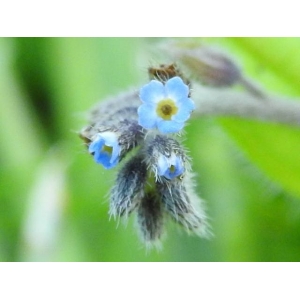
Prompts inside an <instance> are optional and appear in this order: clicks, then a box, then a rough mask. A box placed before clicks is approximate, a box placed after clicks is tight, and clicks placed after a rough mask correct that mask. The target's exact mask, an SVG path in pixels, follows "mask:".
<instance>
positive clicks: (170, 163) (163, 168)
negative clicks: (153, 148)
mask: <svg viewBox="0 0 300 300" xmlns="http://www.w3.org/2000/svg"><path fill="white" fill-rule="evenodd" d="M184 171H185V170H184V166H183V163H182V160H181V158H180V157H178V156H176V155H175V154H174V153H172V154H171V156H170V157H169V158H168V157H166V156H164V155H161V156H159V158H158V164H157V174H158V175H159V176H164V177H166V178H168V179H173V178H175V177H177V176H179V175H181V174H182V173H183V172H184Z"/></svg>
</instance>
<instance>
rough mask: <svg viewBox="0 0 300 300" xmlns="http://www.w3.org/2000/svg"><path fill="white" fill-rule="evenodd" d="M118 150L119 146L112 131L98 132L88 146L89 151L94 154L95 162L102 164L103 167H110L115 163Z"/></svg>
mask: <svg viewBox="0 0 300 300" xmlns="http://www.w3.org/2000/svg"><path fill="white" fill-rule="evenodd" d="M120 150H121V147H120V146H119V143H118V139H117V135H116V134H115V133H114V132H102V133H98V134H97V136H96V138H95V140H94V141H93V142H92V143H91V144H90V146H89V152H90V153H92V154H93V155H94V159H95V161H96V163H98V164H102V165H103V167H104V168H105V169H111V168H113V167H114V166H116V165H117V163H118V162H119V158H120V157H119V154H120Z"/></svg>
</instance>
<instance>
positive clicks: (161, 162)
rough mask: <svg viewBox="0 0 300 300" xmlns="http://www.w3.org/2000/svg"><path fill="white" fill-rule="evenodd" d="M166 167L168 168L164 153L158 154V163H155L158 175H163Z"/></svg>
mask: <svg viewBox="0 0 300 300" xmlns="http://www.w3.org/2000/svg"><path fill="white" fill-rule="evenodd" d="M168 168H169V164H168V159H167V158H166V157H165V156H164V155H161V156H159V158H158V163H157V173H158V175H159V176H164V175H165V173H166V172H167V170H168Z"/></svg>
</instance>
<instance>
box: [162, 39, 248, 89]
mask: <svg viewBox="0 0 300 300" xmlns="http://www.w3.org/2000/svg"><path fill="white" fill-rule="evenodd" d="M163 48H164V49H165V51H166V52H167V53H168V54H170V55H171V56H172V57H173V59H177V60H179V61H180V62H181V63H183V64H184V65H185V66H186V67H187V69H188V70H189V71H190V72H191V74H192V75H193V76H194V77H195V78H196V79H198V80H199V81H200V82H201V83H203V84H206V85H209V86H215V87H226V86H232V85H234V84H236V83H238V82H239V81H240V80H241V78H242V73H241V70H240V68H239V67H238V65H237V64H236V63H235V61H234V60H233V59H232V58H230V56H228V55H227V54H225V53H224V52H223V51H221V50H219V49H218V48H216V47H212V46H206V45H202V44H200V45H186V46H185V47H184V46H179V44H175V43H172V44H171V45H168V46H164V47H163Z"/></svg>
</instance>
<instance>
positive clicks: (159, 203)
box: [80, 65, 207, 245]
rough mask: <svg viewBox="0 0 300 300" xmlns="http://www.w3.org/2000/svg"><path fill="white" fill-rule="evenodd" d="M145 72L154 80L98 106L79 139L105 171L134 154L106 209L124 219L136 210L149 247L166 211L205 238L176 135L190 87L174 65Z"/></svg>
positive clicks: (189, 104)
mask: <svg viewBox="0 0 300 300" xmlns="http://www.w3.org/2000/svg"><path fill="white" fill-rule="evenodd" d="M154 70H159V73H158V72H157V73H156V72H155V71H154ZM149 74H150V75H152V78H154V79H152V80H151V81H150V82H149V83H148V84H146V85H144V86H143V87H142V88H141V89H140V91H139V93H137V92H135V91H133V92H131V91H130V92H127V93H123V94H120V95H118V96H117V97H114V98H110V99H108V100H107V101H105V102H103V103H100V105H97V106H96V107H95V108H94V109H93V110H92V111H91V114H90V125H88V126H86V127H85V128H83V129H82V130H81V132H80V137H81V138H82V139H83V140H84V141H85V142H86V145H87V147H88V151H89V153H90V154H91V155H93V157H94V160H95V162H96V163H99V164H101V165H102V166H103V167H104V168H106V169H111V168H114V167H116V166H118V165H120V164H121V161H122V160H123V159H124V158H125V157H126V156H127V154H128V153H129V152H131V153H133V155H131V156H130V158H129V159H128V160H127V161H126V162H125V163H124V164H122V165H121V167H120V168H119V171H118V174H117V178H116V182H115V185H114V186H113V187H112V189H111V193H110V195H111V196H110V209H109V213H110V215H111V216H113V217H128V216H129V215H130V214H131V213H132V212H133V211H136V213H137V223H138V225H139V226H138V227H139V230H140V233H141V237H142V238H143V240H144V242H145V243H146V244H147V245H152V244H157V242H159V240H160V239H161V237H162V235H163V226H164V223H165V222H164V220H165V216H166V215H169V216H170V217H171V218H172V219H173V220H175V222H177V223H179V224H180V225H182V226H183V227H184V228H185V229H186V230H187V231H188V232H193V233H196V234H198V235H200V236H205V235H206V233H207V222H206V216H205V214H204V210H203V208H202V207H201V199H200V198H198V197H197V196H196V194H195V192H194V190H193V189H194V188H193V187H194V184H193V180H192V177H193V176H192V173H191V166H190V162H189V158H188V156H187V154H186V150H185V149H184V147H183V146H182V145H181V142H180V136H179V135H178V134H176V133H179V132H181V130H182V129H183V127H184V125H185V122H186V121H187V120H188V119H189V117H190V115H191V113H192V111H193V110H194V102H193V100H192V99H191V98H190V88H189V85H188V84H186V83H187V81H185V80H184V79H183V77H182V76H181V73H179V71H177V68H175V67H174V65H171V66H167V67H164V65H162V68H160V69H154V68H149ZM156 75H157V76H156ZM179 75H180V76H179ZM133 148H136V150H135V151H132V149H133Z"/></svg>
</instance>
